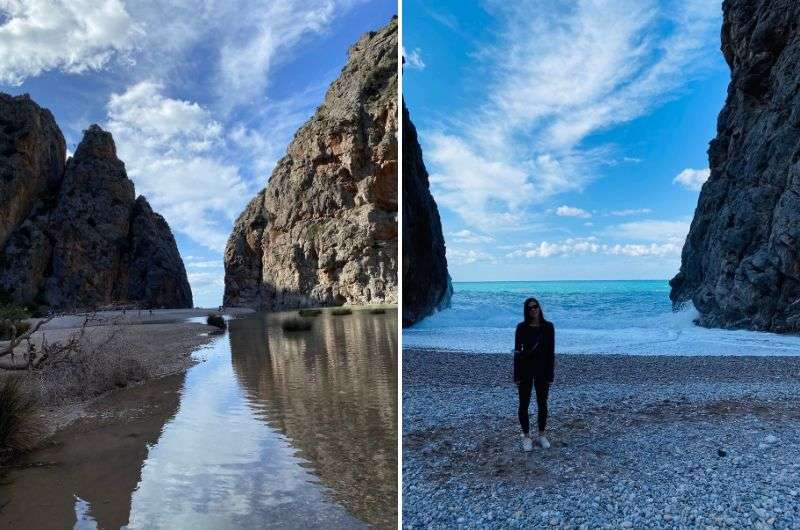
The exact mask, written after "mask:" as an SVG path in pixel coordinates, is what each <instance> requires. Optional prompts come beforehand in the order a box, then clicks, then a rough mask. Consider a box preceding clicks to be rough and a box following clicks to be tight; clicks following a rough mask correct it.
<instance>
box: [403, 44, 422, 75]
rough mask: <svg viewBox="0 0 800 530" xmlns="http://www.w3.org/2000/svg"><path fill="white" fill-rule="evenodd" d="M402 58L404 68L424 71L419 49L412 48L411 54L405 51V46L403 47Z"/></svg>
mask: <svg viewBox="0 0 800 530" xmlns="http://www.w3.org/2000/svg"><path fill="white" fill-rule="evenodd" d="M403 57H404V58H405V60H406V62H405V67H406V68H411V69H412V70H423V69H425V62H424V61H423V60H422V50H420V49H419V48H414V49H413V50H412V51H411V53H408V52H407V51H406V48H405V46H404V47H403Z"/></svg>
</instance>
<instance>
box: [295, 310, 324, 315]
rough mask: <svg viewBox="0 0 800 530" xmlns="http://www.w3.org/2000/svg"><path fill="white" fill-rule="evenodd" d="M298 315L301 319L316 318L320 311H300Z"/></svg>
mask: <svg viewBox="0 0 800 530" xmlns="http://www.w3.org/2000/svg"><path fill="white" fill-rule="evenodd" d="M298 313H300V316H301V317H316V316H319V315H321V314H322V309H301V310H300V311H298Z"/></svg>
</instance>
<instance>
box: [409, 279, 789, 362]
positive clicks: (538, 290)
mask: <svg viewBox="0 0 800 530" xmlns="http://www.w3.org/2000/svg"><path fill="white" fill-rule="evenodd" d="M668 292H669V290H668V287H667V286H666V282H663V281H620V282H615V281H607V282H503V283H496V282H486V283H469V284H459V283H456V284H454V294H453V300H452V304H451V307H450V308H449V309H446V310H443V311H439V312H438V313H436V314H434V315H432V316H430V317H428V318H427V319H425V320H423V321H422V322H420V323H419V324H417V325H415V326H414V327H412V328H409V329H406V330H404V332H403V346H404V347H406V348H408V347H427V348H439V349H449V350H463V351H475V352H508V351H509V350H510V349H511V348H512V347H513V338H514V328H515V326H516V324H517V322H519V321H520V320H521V319H522V303H523V301H524V299H525V298H526V297H527V296H536V297H537V298H538V299H539V301H540V302H541V304H542V308H543V310H544V312H545V315H546V316H547V318H548V320H550V321H552V322H553V324H554V325H555V327H556V350H557V352H560V353H610V354H613V353H622V354H631V355H800V337H798V336H787V335H778V334H775V333H764V332H755V331H744V330H720V329H707V328H703V327H700V326H697V325H696V324H695V323H694V321H695V320H696V319H697V317H698V313H697V310H696V309H695V308H694V307H692V306H691V304H688V306H687V307H686V308H685V309H683V310H681V311H677V312H676V311H672V307H671V304H670V301H669V298H668Z"/></svg>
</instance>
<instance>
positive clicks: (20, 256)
mask: <svg viewBox="0 0 800 530" xmlns="http://www.w3.org/2000/svg"><path fill="white" fill-rule="evenodd" d="M5 101H10V102H11V103H10V106H11V107H13V106H14V104H15V103H16V105H17V106H21V107H23V108H27V107H29V106H31V105H32V106H33V107H35V109H37V111H36V112H29V115H30V116H34V117H35V116H46V117H48V118H49V119H48V122H47V123H48V127H47V128H45V129H44V130H46V131H49V134H50V136H47V135H44V136H42V137H39V138H36V137H33V138H32V139H31V140H30V141H31V142H32V144H30V145H29V144H27V143H23V144H22V145H23V147H24V149H27V151H23V152H21V150H20V148H15V150H14V152H13V153H12V152H11V151H12V147H13V145H8V144H4V147H5V151H4V154H3V155H2V156H0V164H5V165H6V167H11V168H13V171H16V174H17V175H20V177H19V178H21V179H27V180H30V182H31V183H32V184H36V183H39V182H41V181H44V182H46V184H42V185H40V186H39V190H40V191H39V192H38V193H36V194H33V196H32V197H31V198H30V199H28V196H27V195H21V194H18V195H17V196H16V197H14V196H12V197H11V200H9V201H6V200H5V196H4V200H3V203H2V204H0V211H2V212H3V213H5V212H7V211H8V210H13V209H14V208H15V207H16V206H15V202H16V201H19V200H22V199H20V197H24V199H25V200H28V201H29V203H30V205H29V206H28V207H27V208H26V209H27V210H28V212H27V214H26V215H25V216H24V217H22V219H21V220H18V221H17V222H15V223H13V224H12V223H10V222H9V230H8V235H7V237H6V239H5V241H4V242H3V243H4V244H3V245H2V254H0V293H2V294H3V296H4V297H5V298H9V299H11V300H13V301H15V302H17V303H20V304H24V305H29V306H38V307H40V308H50V309H55V310H72V309H86V308H93V307H98V306H103V305H108V304H112V303H130V304H139V305H143V306H148V307H161V306H164V307H191V305H192V294H191V289H190V287H189V283H188V280H187V278H186V271H185V269H184V266H183V261H182V260H181V258H180V255H179V254H178V249H177V245H176V244H175V239H174V237H173V236H172V232H171V231H170V229H169V226H167V224H166V222H165V221H164V219H163V218H162V217H161V216H160V215H158V214H156V213H154V212H153V211H152V209H151V208H150V206H149V204H148V203H147V201H146V200H145V199H144V198H143V197H139V198H138V199H136V196H135V193H134V187H133V182H131V180H130V179H128V177H127V175H126V173H125V165H124V164H123V162H122V161H120V160H119V159H118V158H117V154H116V147H115V145H114V140H113V139H112V138H111V134H110V133H108V132H105V131H103V130H102V129H101V128H100V127H98V126H97V125H92V126H91V127H90V128H89V129H88V130H87V131H85V134H84V137H83V140H82V141H81V143H80V145H79V146H78V148H77V150H76V151H75V155H74V156H73V157H72V158H70V159H69V160H67V162H66V165H65V166H64V165H63V160H64V156H65V148H64V140H63V138H62V137H61V133H60V131H59V130H58V127H57V126H55V122H53V120H52V116H50V113H49V112H47V111H44V110H42V109H40V108H39V107H38V106H37V105H36V104H35V103H33V102H31V101H30V100H29V99H27V98H24V97H22V98H10V99H9V98H8V97H6V99H5ZM32 123H33V125H29V127H30V129H31V130H36V128H35V123H36V121H35V119H34V120H33V122H32ZM56 133H57V134H56ZM16 145H20V143H19V142H17V144H16ZM31 159H33V160H46V161H48V163H47V164H40V165H39V166H35V167H34V166H33V165H31V164H29V163H28V161H29V160H31ZM51 161H52V162H53V163H50V162H51ZM59 162H60V163H62V166H61V169H60V170H59V169H58V166H57V164H58V163H59ZM0 167H2V166H0ZM42 173H44V174H42ZM54 174H55V175H54ZM5 218H6V219H11V216H8V215H7V216H6V217H5Z"/></svg>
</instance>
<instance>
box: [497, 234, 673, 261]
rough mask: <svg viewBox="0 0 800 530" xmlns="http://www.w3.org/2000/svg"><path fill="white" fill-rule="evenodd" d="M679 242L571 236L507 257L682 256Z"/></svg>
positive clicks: (530, 246)
mask: <svg viewBox="0 0 800 530" xmlns="http://www.w3.org/2000/svg"><path fill="white" fill-rule="evenodd" d="M681 247H682V245H680V244H679V243H675V242H667V243H649V244H645V243H638V244H633V243H628V244H619V243H616V244H609V243H602V242H600V241H599V240H598V239H597V238H596V237H586V238H569V239H566V240H564V241H561V242H553V243H551V242H548V241H542V242H540V243H538V244H534V243H528V244H526V245H523V248H520V249H517V250H515V251H513V252H509V253H508V254H506V258H519V257H524V258H550V257H554V256H576V255H587V254H604V255H623V256H630V257H667V256H680V253H681Z"/></svg>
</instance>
